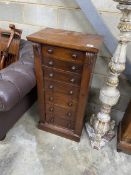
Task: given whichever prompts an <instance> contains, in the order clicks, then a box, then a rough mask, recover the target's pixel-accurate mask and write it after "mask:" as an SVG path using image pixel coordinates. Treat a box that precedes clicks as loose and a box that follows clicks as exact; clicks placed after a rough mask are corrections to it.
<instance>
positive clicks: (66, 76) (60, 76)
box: [43, 66, 81, 86]
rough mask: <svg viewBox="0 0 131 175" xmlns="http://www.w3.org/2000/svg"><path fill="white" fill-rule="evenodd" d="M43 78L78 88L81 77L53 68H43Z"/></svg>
mask: <svg viewBox="0 0 131 175" xmlns="http://www.w3.org/2000/svg"><path fill="white" fill-rule="evenodd" d="M43 72H44V77H45V78H47V79H50V80H56V81H62V82H65V83H68V84H74V85H77V86H80V82H81V76H80V75H76V74H74V73H67V72H64V71H60V70H58V69H55V68H49V67H47V66H44V67H43Z"/></svg>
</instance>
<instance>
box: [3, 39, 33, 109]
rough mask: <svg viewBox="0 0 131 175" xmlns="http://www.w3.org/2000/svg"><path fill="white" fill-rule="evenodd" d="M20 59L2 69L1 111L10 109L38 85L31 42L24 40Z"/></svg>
mask: <svg viewBox="0 0 131 175" xmlns="http://www.w3.org/2000/svg"><path fill="white" fill-rule="evenodd" d="M22 44H23V45H22V46H21V51H20V60H19V61H18V62H16V63H14V64H11V65H10V66H8V67H7V68H5V69H3V70H1V71H0V111H8V110H10V109H11V108H12V107H13V106H15V105H16V104H17V103H18V102H20V100H21V99H22V98H23V97H24V96H25V95H26V94H27V93H28V92H30V91H31V89H32V88H33V87H34V86H35V85H36V79H35V73H34V58H33V50H32V45H31V43H29V42H27V41H22Z"/></svg>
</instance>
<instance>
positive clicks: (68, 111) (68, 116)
mask: <svg viewBox="0 0 131 175" xmlns="http://www.w3.org/2000/svg"><path fill="white" fill-rule="evenodd" d="M46 115H48V116H56V117H57V118H63V119H65V120H71V121H74V120H75V110H73V109H72V108H63V107H60V106H57V105H54V104H51V103H47V104H46Z"/></svg>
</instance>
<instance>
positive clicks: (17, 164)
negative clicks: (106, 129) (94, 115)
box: [0, 105, 131, 175]
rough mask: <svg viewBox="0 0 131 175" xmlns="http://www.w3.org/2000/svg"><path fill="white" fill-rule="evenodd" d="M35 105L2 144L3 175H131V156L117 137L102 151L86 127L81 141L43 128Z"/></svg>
mask: <svg viewBox="0 0 131 175" xmlns="http://www.w3.org/2000/svg"><path fill="white" fill-rule="evenodd" d="M37 120H38V115H37V110H36V105H34V106H33V107H32V108H31V109H30V110H29V111H27V112H26V113H25V115H24V116H23V117H22V118H21V119H20V120H19V121H18V122H17V123H16V125H15V126H14V127H13V128H12V129H11V130H10V132H9V133H8V134H7V137H6V139H5V141H3V142H1V143H0V175H52V174H53V175H129V174H131V156H129V155H126V154H124V153H117V152H116V148H115V147H116V138H115V139H113V140H112V142H110V143H109V144H108V145H107V146H106V147H105V148H103V149H102V150H100V151H97V150H93V149H92V148H91V147H90V143H89V140H88V136H87V134H86V133H85V130H83V133H82V137H81V141H80V143H76V142H73V141H70V140H67V139H64V138H61V137H59V136H56V135H53V134H50V133H47V132H44V131H40V130H38V129H37V128H36V125H37Z"/></svg>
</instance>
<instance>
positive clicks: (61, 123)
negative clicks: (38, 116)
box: [46, 115, 75, 130]
mask: <svg viewBox="0 0 131 175" xmlns="http://www.w3.org/2000/svg"><path fill="white" fill-rule="evenodd" d="M46 122H47V123H48V124H51V125H53V126H54V125H55V126H58V127H60V128H65V129H68V130H74V128H75V122H73V121H71V120H65V119H63V118H58V117H57V116H53V115H46Z"/></svg>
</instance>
